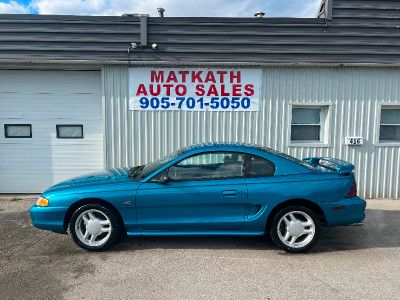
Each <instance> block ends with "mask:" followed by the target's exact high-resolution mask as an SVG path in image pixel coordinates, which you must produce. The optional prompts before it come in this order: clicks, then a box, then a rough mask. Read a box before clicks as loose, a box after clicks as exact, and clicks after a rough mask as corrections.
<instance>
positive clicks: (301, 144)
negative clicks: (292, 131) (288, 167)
mask: <svg viewBox="0 0 400 300" xmlns="http://www.w3.org/2000/svg"><path fill="white" fill-rule="evenodd" d="M330 146H331V145H329V144H325V143H319V142H297V143H296V142H289V145H288V147H311V148H328V147H330Z"/></svg>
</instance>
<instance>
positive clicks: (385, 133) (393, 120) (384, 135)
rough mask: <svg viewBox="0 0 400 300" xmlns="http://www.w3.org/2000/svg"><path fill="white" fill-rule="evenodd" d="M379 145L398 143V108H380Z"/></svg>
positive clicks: (399, 125)
mask: <svg viewBox="0 0 400 300" xmlns="http://www.w3.org/2000/svg"><path fill="white" fill-rule="evenodd" d="M379 142H380V143H399V142H400V107H395V108H394V107H382V108H381V124H380V128H379Z"/></svg>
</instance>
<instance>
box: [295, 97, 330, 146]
mask: <svg viewBox="0 0 400 300" xmlns="http://www.w3.org/2000/svg"><path fill="white" fill-rule="evenodd" d="M332 107H333V103H331V102H291V103H289V111H288V119H289V120H288V123H289V126H288V132H287V140H288V147H330V146H331V136H332V134H331V128H332V126H331V123H332ZM293 108H308V109H313V108H319V109H321V115H320V141H319V142H317V141H313V140H310V141H307V140H298V141H292V139H291V135H292V112H293ZM299 125H301V124H299Z"/></svg>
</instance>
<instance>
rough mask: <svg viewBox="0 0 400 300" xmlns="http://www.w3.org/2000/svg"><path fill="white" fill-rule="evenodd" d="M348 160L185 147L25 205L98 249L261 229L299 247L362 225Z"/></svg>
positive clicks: (39, 220) (283, 244) (238, 147)
mask: <svg viewBox="0 0 400 300" xmlns="http://www.w3.org/2000/svg"><path fill="white" fill-rule="evenodd" d="M353 170H354V166H353V165H352V164H350V163H347V162H345V161H342V160H338V159H333V158H321V157H311V158H305V159H303V161H300V160H298V159H296V158H294V157H291V156H289V155H286V154H283V153H280V152H277V151H275V150H272V149H269V148H265V147H261V146H257V145H251V144H219V143H207V144H199V145H193V146H188V147H185V148H183V149H180V150H178V151H176V152H174V153H172V154H170V155H168V156H166V157H164V158H161V159H159V160H157V161H155V162H152V163H149V164H147V165H143V166H137V167H133V168H119V169H110V170H105V171H100V172H97V173H92V174H88V175H86V176H81V177H77V178H72V179H70V180H68V181H64V182H61V183H59V184H56V185H54V186H52V187H51V188H49V189H48V190H47V191H45V192H44V193H43V194H42V195H41V196H40V197H39V199H38V201H37V202H36V204H35V205H34V206H33V207H32V208H31V210H30V213H31V218H32V223H33V225H34V226H35V227H37V228H41V229H47V230H52V231H55V232H64V233H65V232H66V231H67V230H68V229H69V232H70V234H71V236H72V238H73V240H74V241H75V243H76V244H77V245H78V246H80V247H82V248H83V249H86V250H89V251H102V250H105V249H107V248H109V247H110V246H111V245H113V244H114V243H115V242H116V241H117V240H118V237H119V236H120V235H122V234H128V235H132V236H134V235H264V234H268V235H270V236H271V238H272V240H273V241H274V243H275V244H276V245H277V246H279V247H280V248H282V249H283V250H285V251H287V252H305V251H307V250H309V249H310V248H311V247H312V246H313V245H315V243H316V242H317V240H318V238H319V235H320V228H321V225H325V226H340V225H347V224H351V223H358V222H361V221H362V220H363V219H364V217H365V215H364V210H365V206H366V203H365V201H364V200H362V199H360V198H359V197H357V186H356V182H355V179H354V173H353Z"/></svg>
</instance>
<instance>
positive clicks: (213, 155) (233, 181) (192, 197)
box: [136, 151, 247, 234]
mask: <svg viewBox="0 0 400 300" xmlns="http://www.w3.org/2000/svg"><path fill="white" fill-rule="evenodd" d="M166 175H168V178H169V179H170V181H169V182H167V183H160V182H159V180H158V178H160V176H166ZM246 201H247V188H246V182H245V179H244V177H243V154H242V153H237V152H227V151H224V152H207V153H200V154H196V155H193V156H190V157H188V158H185V159H183V160H181V161H180V162H178V163H176V164H174V165H173V166H171V167H169V168H168V169H166V170H165V171H163V172H162V173H160V174H159V175H158V176H156V177H155V178H153V179H152V180H150V181H149V182H146V183H143V184H142V185H141V186H139V188H138V190H137V194H136V208H137V222H138V226H139V227H141V228H142V230H143V233H144V234H145V232H146V231H182V232H184V231H221V230H241V229H242V228H243V223H244V216H245V211H246Z"/></svg>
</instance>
